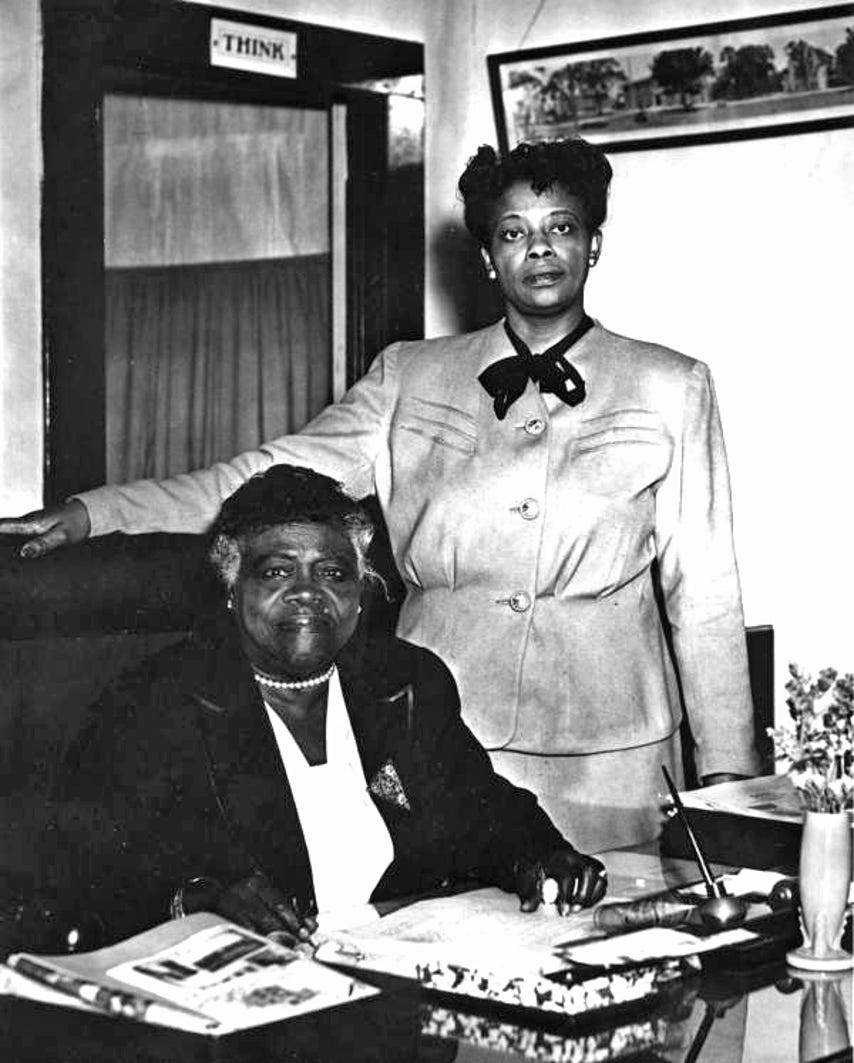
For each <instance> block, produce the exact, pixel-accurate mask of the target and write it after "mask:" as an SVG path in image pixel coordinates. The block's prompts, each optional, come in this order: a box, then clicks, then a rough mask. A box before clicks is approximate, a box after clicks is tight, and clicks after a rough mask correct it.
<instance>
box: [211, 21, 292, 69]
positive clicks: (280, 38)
mask: <svg viewBox="0 0 854 1063" xmlns="http://www.w3.org/2000/svg"><path fill="white" fill-rule="evenodd" d="M211 66H227V67H231V68H232V69H233V70H251V71H252V72H253V73H255V74H270V75H272V76H273V77H279V78H295V77H296V76H297V35H296V34H295V33H287V32H285V31H284V30H274V29H271V28H270V27H268V26H247V25H246V24H244V23H242V22H226V21H225V20H224V19H221V18H212V19H211Z"/></svg>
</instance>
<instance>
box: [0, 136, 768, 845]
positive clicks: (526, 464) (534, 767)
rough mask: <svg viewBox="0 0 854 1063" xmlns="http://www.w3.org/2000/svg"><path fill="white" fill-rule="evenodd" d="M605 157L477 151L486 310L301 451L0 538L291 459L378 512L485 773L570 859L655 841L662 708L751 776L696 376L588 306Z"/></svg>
mask: <svg viewBox="0 0 854 1063" xmlns="http://www.w3.org/2000/svg"><path fill="white" fill-rule="evenodd" d="M610 179H611V167H610V164H609V163H608V160H607V159H606V157H605V156H604V154H603V153H602V152H601V151H600V150H599V149H598V148H596V147H595V146H593V145H591V144H588V143H586V142H585V141H583V140H580V139H575V140H563V141H554V142H547V143H539V144H521V145H519V146H518V147H517V148H515V149H514V150H513V151H512V152H510V154H509V155H507V156H506V157H500V156H498V155H497V154H496V153H495V152H494V151H493V149H491V148H489V147H482V148H480V150H479V151H478V152H477V154H476V155H475V156H474V157H473V158H472V159H471V160H470V161H469V163H468V166H467V167H466V170H465V172H464V173H463V175H462V177H461V178H460V183H459V187H460V193H461V195H462V198H463V201H464V204H465V218H466V224H467V226H468V228H469V230H470V231H471V232H472V234H473V236H474V237H475V239H476V240H477V241H478V242H479V244H480V247H481V253H482V255H483V260H484V263H485V266H486V268H487V271H488V273H489V275H490V277H492V278H493V279H494V280H495V283H496V284H498V285H499V286H500V288H501V291H502V294H503V296H504V301H505V310H506V317H505V318H504V320H503V321H500V322H498V323H497V324H495V325H492V326H490V327H488V328H485V329H482V330H480V331H478V332H474V333H470V334H467V335H462V336H456V337H446V338H441V339H434V340H426V341H420V342H412V343H397V344H393V345H391V346H390V347H388V348H387V349H386V350H385V351H383V352H382V353H381V354H380V355H379V357H378V358H377V359H376V361H375V362H374V364H373V365H372V367H371V369H370V371H369V372H368V373H367V374H366V375H365V377H363V378H362V379H361V380H360V381H359V382H358V383H357V384H356V385H355V386H354V387H353V388H352V389H351V390H350V391H349V392H348V393H347V394H346V395H345V396H344V398H343V399H342V400H341V402H340V403H337V404H335V405H333V406H330V407H328V408H327V409H326V410H324V411H323V412H322V413H321V414H320V415H319V416H318V417H316V418H315V419H314V420H313V421H312V422H311V423H310V424H309V425H308V426H307V427H306V428H305V429H304V430H303V432H301V433H300V434H299V435H296V436H286V437H283V438H281V439H278V440H275V441H273V442H272V443H268V444H265V445H264V446H262V447H261V448H260V449H259V450H257V451H252V452H249V453H246V454H242V455H240V456H238V457H237V458H235V459H234V460H233V461H231V462H228V463H223V464H219V465H215V466H213V467H212V468H210V469H208V470H205V471H202V472H196V473H190V474H187V475H184V476H178V477H175V478H173V479H171V480H167V481H163V482H159V483H158V482H154V481H138V482H137V483H134V484H130V485H126V486H117V487H105V488H99V489H97V490H95V491H91V492H87V493H85V494H83V495H81V496H80V498H79V499H78V500H75V501H73V502H71V503H70V504H67V505H65V506H63V507H60V508H58V509H51V510H47V511H45V512H42V513H39V514H35V515H32V516H31V517H30V518H24V519H23V520H22V521H18V522H6V523H5V524H0V532H2V531H6V532H19V533H24V534H32V533H36V534H37V536H38V538H36V539H35V540H32V541H31V542H29V543H28V544H26V545H25V547H24V550H25V551H27V552H30V553H33V554H37V553H39V552H43V551H44V550H45V549H50V548H52V546H55V545H58V544H59V543H61V542H66V541H75V540H77V539H80V538H83V537H85V535H86V534H92V535H102V534H105V533H107V532H111V531H117V530H119V531H125V532H133V533H140V532H150V531H162V530H166V531H196V532H200V531H202V530H204V529H205V528H207V526H208V525H209V524H210V522H211V520H212V519H213V517H214V515H215V514H216V512H217V510H218V508H219V505H220V503H221V501H222V500H223V499H224V498H226V497H228V496H229V495H230V494H231V493H232V492H233V491H234V490H235V489H236V488H237V487H238V486H239V485H240V484H241V483H242V482H243V481H244V480H245V479H247V478H248V477H249V476H251V475H252V474H253V473H255V472H258V471H259V470H262V469H265V468H267V467H268V466H269V465H271V464H274V463H277V462H294V463H299V464H307V465H311V466H313V467H314V468H316V469H317V470H319V471H322V472H324V473H326V474H327V475H329V476H332V477H334V478H336V479H338V480H341V481H343V483H344V485H345V487H346V489H347V490H348V492H349V493H350V494H352V495H355V496H357V497H360V496H364V495H367V494H370V493H372V492H375V493H376V495H377V496H378V498H379V501H380V504H381V506H382V509H383V513H384V516H385V519H386V523H387V525H388V529H389V536H390V540H391V544H392V549H393V552H394V556H395V560H396V562H397V566H398V569H399V571H400V574H401V576H402V577H403V580H404V582H405V584H406V588H407V595H406V600H405V601H404V604H403V607H402V610H401V614H400V618H399V622H398V635H400V637H402V638H404V639H408V640H409V641H412V642H415V643H418V644H420V645H422V646H426V647H427V648H429V649H431V650H433V651H434V652H435V653H437V654H438V655H439V656H440V657H441V658H443V659H444V660H445V662H446V663H447V664H448V665H449V667H450V668H451V671H452V672H453V674H454V676H455V678H456V680H457V682H458V685H459V688H460V695H461V702H462V706H463V713H464V717H465V720H466V722H467V723H468V724H469V726H470V727H471V728H472V730H473V731H474V732H475V734H476V735H477V737H478V738H479V739H480V741H481V742H482V743H483V744H484V745H485V746H486V747H487V748H488V749H489V750H490V753H491V755H492V759H493V762H494V764H495V766H496V768H497V770H498V771H500V772H501V773H502V774H504V775H505V776H507V777H508V778H510V779H511V780H512V781H513V782H516V783H517V784H519V785H522V786H525V787H527V788H529V789H532V790H534V791H535V792H536V793H537V795H538V796H539V798H540V801H541V803H542V804H543V806H544V807H545V808H546V810H547V811H548V813H549V814H550V815H551V817H552V818H553V820H554V821H555V822H556V824H557V825H558V827H559V828H560V829H562V830H564V829H568V828H569V826H570V824H571V829H572V834H573V837H574V839H575V840H576V841H577V843H578V845H579V846H580V847H581V848H586V849H587V850H588V851H590V850H596V849H600V848H604V847H606V846H615V845H622V844H628V843H631V842H636V841H639V840H643V839H646V838H650V837H652V836H654V835H655V834H656V833H657V830H658V826H659V822H660V816H659V804H660V797H659V794H660V791H661V786H660V782H661V770H660V766H661V764H663V763H664V764H667V765H669V766H670V767H671V769H673V770H674V771H675V772H676V773H677V776H678V774H679V753H678V745H679V730H678V729H679V722H680V717H681V708H680V698H679V691H678V685H677V679H676V674H675V671H674V667H673V664H672V663H671V659H670V655H669V652H668V648H667V644H666V639H665V634H664V628H663V625H662V619H661V617H660V615H659V607H658V604H657V596H656V588H655V586H654V579H653V573H654V571H655V570H657V572H658V578H660V592H661V600H662V602H663V605H664V608H665V610H666V613H667V622H668V623H669V625H670V628H671V630H672V638H673V646H674V653H675V658H676V663H677V665H678V669H679V676H680V680H681V684H682V692H683V695H684V700H685V704H686V706H687V710H688V715H689V719H690V723H691V728H692V731H693V734H694V737H695V740H696V742H697V756H698V764H699V773H700V775H701V777H703V778H704V779H705V781H710V780H714V781H718V780H720V779H721V778H724V777H728V778H731V777H733V776H743V775H750V774H753V773H754V772H755V769H756V755H755V750H754V745H753V718H752V705H751V699H750V688H749V681H748V671H747V655H746V647H745V638H744V621H743V616H742V609H741V597H740V590H739V583H738V575H737V570H736V564H735V557H734V553H733V544H732V529H731V511H730V492H729V476H728V471H727V466H726V457H725V453H724V445H723V438H722V435H721V428H720V421H719V417H718V411H717V405H716V402H715V396H714V390H713V386H712V381H711V377H710V374H709V370H708V368H707V367H706V366H705V365H704V364H703V363H701V362H697V361H695V360H693V359H691V358H688V357H685V356H684V355H681V354H678V353H676V352H675V351H671V350H668V349H666V348H664V347H659V346H656V345H654V344H651V343H645V342H640V341H637V340H631V339H627V338H625V337H623V336H618V335H616V334H614V333H611V332H609V331H607V330H606V329H605V328H604V327H603V326H602V325H600V324H599V323H598V322H595V321H593V320H592V319H591V318H590V317H589V316H588V315H587V313H586V312H585V308H584V288H585V284H586V281H587V276H588V273H589V270H590V269H591V268H592V267H593V266H595V264H596V262H597V261H598V258H599V255H600V253H601V248H602V232H601V227H602V224H603V222H604V220H605V212H606V201H607V194H608V186H609V183H610Z"/></svg>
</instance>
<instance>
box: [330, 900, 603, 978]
mask: <svg viewBox="0 0 854 1063" xmlns="http://www.w3.org/2000/svg"><path fill="white" fill-rule="evenodd" d="M593 934H595V929H594V926H593V916H592V914H591V913H590V911H583V912H576V913H573V914H571V915H566V916H560V915H558V914H557V911H556V909H555V908H554V907H553V906H551V905H549V906H544V907H541V908H540V909H538V910H537V911H536V912H522V911H520V909H519V899H518V897H516V896H514V895H513V894H510V893H505V892H504V891H503V890H499V889H495V888H487V889H480V890H472V891H470V892H468V893H459V894H455V895H454V896H451V897H437V898H432V899H430V900H425V901H418V902H417V903H415V904H411V905H409V906H408V907H406V908H400V909H398V910H397V911H396V912H392V913H391V914H390V915H386V916H384V917H383V918H382V919H376V920H373V921H371V922H369V923H366V924H364V925H363V926H359V927H351V928H350V929H348V930H346V931H344V932H341V933H335V934H333V935H330V937H329V938H328V940H326V941H325V942H324V943H323V944H322V945H321V948H320V949H319V951H318V952H317V954H316V959H318V960H325V961H327V962H339V963H348V964H350V963H351V964H353V965H354V966H364V967H366V968H373V969H377V968H379V969H381V970H384V971H387V972H388V973H392V974H402V975H404V976H406V977H412V976H413V974H414V971H415V967H416V965H419V964H421V965H423V964H425V963H430V962H432V961H434V960H436V959H441V960H442V962H445V963H448V962H453V961H454V960H455V959H456V960H458V961H459V962H465V963H466V964H467V965H469V966H473V965H474V966H477V965H482V966H484V967H486V968H488V969H489V970H493V971H503V970H507V971H512V972H513V973H516V974H522V973H528V972H540V971H544V970H546V969H551V970H554V969H555V968H556V967H557V966H559V963H558V962H557V961H556V960H555V959H554V950H555V948H557V947H558V946H559V945H562V944H564V943H565V942H567V941H572V940H575V941H577V940H580V939H583V938H588V937H590V936H591V935H593Z"/></svg>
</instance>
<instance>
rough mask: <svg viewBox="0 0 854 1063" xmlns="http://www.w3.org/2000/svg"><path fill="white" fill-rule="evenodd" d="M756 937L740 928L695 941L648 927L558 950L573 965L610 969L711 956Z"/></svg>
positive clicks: (692, 937) (691, 936) (678, 932)
mask: <svg viewBox="0 0 854 1063" xmlns="http://www.w3.org/2000/svg"><path fill="white" fill-rule="evenodd" d="M756 937H757V935H756V934H754V933H753V932H752V931H750V930H745V929H744V927H736V929H734V930H724V931H721V933H720V934H712V935H710V936H709V937H706V938H698V937H695V935H694V934H689V933H687V932H686V931H683V930H674V929H672V928H668V927H649V928H648V929H647V930H636V931H634V932H633V933H631V934H620V935H619V936H618V937H612V938H603V939H602V940H600V941H588V942H585V943H584V944H580V945H574V946H573V945H570V946H568V947H567V948H564V949H561V955H562V956H563V957H564V958H565V959H567V960H570V961H573V962H575V963H585V964H589V965H590V966H593V967H600V966H601V967H613V966H617V965H619V964H621V963H640V962H641V961H643V960H651V959H657V958H659V957H664V956H696V955H697V954H698V953H701V952H711V951H713V950H715V949H720V948H723V947H724V946H725V945H735V944H738V942H741V941H750V940H751V939H753V938H756Z"/></svg>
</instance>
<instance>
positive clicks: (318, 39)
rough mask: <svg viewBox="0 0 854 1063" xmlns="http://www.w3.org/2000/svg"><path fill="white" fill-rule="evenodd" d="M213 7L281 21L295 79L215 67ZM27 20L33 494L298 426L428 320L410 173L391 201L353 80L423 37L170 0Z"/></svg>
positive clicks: (374, 128)
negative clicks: (31, 63)
mask: <svg viewBox="0 0 854 1063" xmlns="http://www.w3.org/2000/svg"><path fill="white" fill-rule="evenodd" d="M214 17H216V18H218V19H222V18H226V19H229V18H233V19H237V20H240V21H242V22H244V23H251V24H252V25H253V26H255V27H256V28H257V27H264V26H267V27H270V28H272V29H275V30H276V31H279V32H281V31H287V32H289V33H292V34H293V36H294V40H295V50H296V56H297V60H296V74H297V76H296V77H293V78H290V77H285V78H283V77H268V76H264V75H263V74H259V73H257V72H252V71H245V70H235V69H231V68H219V67H216V66H214V65H212V64H211V54H210V48H209V44H210V37H211V23H212V19H214ZM43 26H44V91H43V131H44V187H43V234H42V252H43V263H44V266H43V272H44V304H43V305H44V336H45V351H44V361H45V379H46V395H45V409H46V425H47V429H46V434H47V439H46V467H45V495H46V497H45V501H46V502H51V501H55V500H57V499H61V498H64V497H67V496H68V494H70V493H72V492H74V491H79V490H84V489H86V488H88V487H93V486H97V485H98V484H101V483H105V482H108V481H110V482H117V481H123V480H126V479H128V478H130V477H137V476H157V477H160V476H165V475H170V474H172V473H175V472H181V471H185V470H186V469H188V468H195V467H198V466H201V465H206V464H210V463H211V462H212V461H216V460H218V459H220V458H223V457H230V456H232V455H233V454H236V453H238V452H240V451H241V450H243V449H247V448H249V447H252V446H257V445H258V443H260V442H261V441H262V440H263V439H265V438H271V437H274V436H276V435H279V434H281V433H283V432H288V431H295V430H298V429H299V428H300V427H301V426H302V425H303V424H304V423H305V422H306V421H307V420H308V419H309V418H310V417H311V416H312V415H313V414H314V413H316V412H317V411H318V410H319V409H320V408H322V406H323V405H325V404H326V402H328V401H329V399H330V398H331V397H333V395H335V394H339V393H340V391H341V390H342V388H343V386H344V385H346V384H349V383H352V382H353V381H354V380H355V379H356V378H357V377H358V376H360V375H361V374H362V373H363V372H364V370H365V368H366V367H367V365H368V364H369V362H370V360H371V359H372V358H373V356H374V355H375V354H376V353H377V352H378V351H379V350H380V349H381V347H382V346H384V345H385V344H386V343H387V342H390V341H391V340H393V339H399V338H400V339H409V338H417V337H418V336H419V335H421V334H422V332H423V268H424V266H423V193H422V188H423V185H422V184H421V183H420V182H422V181H423V168H422V173H421V174H420V175H418V174H417V173H416V175H415V178H414V180H415V184H413V173H412V167H408V169H407V170H406V188H407V194H406V196H405V197H404V196H401V194H400V190H401V181H400V175H399V172H398V170H396V169H395V167H394V166H392V165H390V151H389V110H390V109H389V97H388V95H387V94H384V93H383V92H378V91H375V90H373V89H367V88H365V87H363V86H365V85H366V84H368V83H370V82H371V81H372V80H376V79H384V78H387V79H391V80H394V79H399V78H405V77H409V76H412V75H416V76H417V75H420V74H421V73H422V72H423V49H422V46H421V45H418V44H414V43H412V42H405V41H396V40H392V39H389V38H384V37H374V36H371V35H367V34H358V33H350V32H348V31H341V30H333V29H329V28H325V27H316V26H310V25H306V24H301V23H295V22H291V21H289V20H283V19H274V18H269V17H266V16H255V15H254V14H249V13H246V12H229V11H228V10H226V9H222V8H207V7H205V6H203V5H197V4H192V5H189V4H181V3H177V2H175V0H43ZM416 170H417V167H416ZM167 171H168V172H167ZM300 187H301V188H302V191H300ZM413 188H417V194H415V195H413V194H412V190H413ZM308 189H310V194H308ZM402 207H403V208H405V209H404V210H403V213H401V208H402ZM333 218H334V219H337V220H332V219H333ZM342 231H343V233H344V238H343V240H342V239H341V232H342ZM419 249H420V250H419ZM416 255H417V257H415V256H416ZM404 274H405V275H406V276H407V277H408V278H410V282H409V283H408V284H407V285H406V287H405V289H404V291H403V293H402V294H401V291H400V284H399V278H400V277H401V276H402V275H404Z"/></svg>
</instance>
